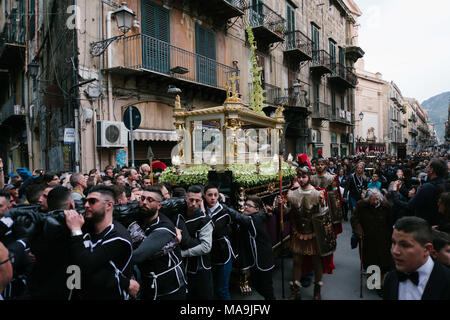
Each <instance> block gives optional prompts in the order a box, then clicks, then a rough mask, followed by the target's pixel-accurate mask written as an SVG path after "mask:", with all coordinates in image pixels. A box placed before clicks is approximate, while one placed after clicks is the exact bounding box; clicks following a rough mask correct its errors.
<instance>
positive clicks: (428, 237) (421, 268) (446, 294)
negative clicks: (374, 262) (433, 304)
mask: <svg viewBox="0 0 450 320" xmlns="http://www.w3.org/2000/svg"><path fill="white" fill-rule="evenodd" d="M432 248H433V244H432V233H431V227H430V225H429V224H428V222H426V221H425V220H424V219H421V218H418V217H404V218H401V219H399V220H397V222H396V223H395V225H394V232H393V233H392V247H391V253H392V257H393V259H394V262H395V268H396V270H395V271H391V272H389V273H388V274H387V275H386V277H385V280H384V287H383V299H384V300H450V269H448V268H447V267H445V266H443V265H441V264H439V263H438V262H435V261H433V259H431V256H430V252H431V251H432Z"/></svg>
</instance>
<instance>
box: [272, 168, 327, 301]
mask: <svg viewBox="0 0 450 320" xmlns="http://www.w3.org/2000/svg"><path fill="white" fill-rule="evenodd" d="M310 175H311V173H310V171H309V170H308V168H307V167H304V168H300V167H299V168H297V182H298V183H299V185H300V188H297V189H295V190H289V192H288V194H287V203H286V204H284V206H285V210H286V213H287V214H290V217H291V248H292V253H293V260H294V266H293V269H292V270H293V280H292V281H291V283H290V284H291V291H292V295H291V297H290V299H293V300H300V299H301V294H300V288H301V287H302V285H301V283H300V277H301V275H302V270H303V271H305V270H304V269H308V268H310V266H309V265H310V264H312V269H313V270H314V272H315V274H314V276H315V277H314V300H321V293H320V290H321V287H322V285H323V282H322V276H323V273H324V272H325V273H332V268H333V267H334V266H332V256H333V252H334V251H335V249H336V236H335V234H334V231H333V225H332V222H331V216H330V213H329V211H328V207H327V206H326V191H325V190H317V189H316V188H314V187H313V186H312V185H311V176H310ZM282 202H283V199H282V198H281V197H279V196H278V198H277V203H278V207H279V206H280V205H281V203H282ZM330 257H331V260H330Z"/></svg>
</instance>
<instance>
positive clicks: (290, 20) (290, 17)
mask: <svg viewBox="0 0 450 320" xmlns="http://www.w3.org/2000/svg"><path fill="white" fill-rule="evenodd" d="M286 13H287V14H286V17H287V30H286V31H287V32H288V34H287V37H286V41H287V48H288V49H294V48H295V47H296V43H295V10H294V8H292V6H291V5H290V4H289V3H287V4H286Z"/></svg>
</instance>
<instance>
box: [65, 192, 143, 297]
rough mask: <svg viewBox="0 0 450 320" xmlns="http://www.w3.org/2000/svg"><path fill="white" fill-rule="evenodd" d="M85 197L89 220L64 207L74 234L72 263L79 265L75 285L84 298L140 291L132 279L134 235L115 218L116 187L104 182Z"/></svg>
mask: <svg viewBox="0 0 450 320" xmlns="http://www.w3.org/2000/svg"><path fill="white" fill-rule="evenodd" d="M85 201H86V203H85V206H84V209H85V217H86V224H85V223H84V222H85V220H84V218H83V216H82V215H81V214H79V213H78V212H77V211H75V210H65V211H64V214H65V218H66V224H67V227H68V228H69V230H70V231H71V234H72V237H71V239H70V243H69V247H68V252H69V261H70V265H75V266H77V267H78V268H79V269H77V270H79V277H78V278H79V280H78V281H77V280H76V279H75V281H74V288H76V289H80V290H79V298H80V299H82V300H100V299H101V300H126V299H128V297H129V296H128V293H129V292H130V294H132V295H135V293H137V290H138V289H137V288H138V287H139V285H138V283H137V282H135V281H134V280H131V276H132V265H131V257H132V254H133V247H132V245H131V238H130V235H129V233H128V231H127V229H125V227H124V226H122V225H121V224H120V223H118V222H116V221H113V207H114V191H113V190H112V188H111V187H108V186H104V185H101V184H100V185H97V186H94V187H93V188H91V189H90V191H89V194H88V195H87V196H86V198H85ZM82 229H83V230H82ZM74 275H75V276H76V274H74ZM75 278H77V277H75ZM78 282H79V283H78ZM130 285H131V287H132V288H133V289H132V290H130V289H129V288H130Z"/></svg>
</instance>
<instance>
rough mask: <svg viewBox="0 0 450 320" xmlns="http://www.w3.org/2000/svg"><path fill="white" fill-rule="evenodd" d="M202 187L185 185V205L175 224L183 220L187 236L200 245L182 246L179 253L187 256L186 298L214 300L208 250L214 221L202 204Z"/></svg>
mask: <svg viewBox="0 0 450 320" xmlns="http://www.w3.org/2000/svg"><path fill="white" fill-rule="evenodd" d="M202 193H203V190H202V188H201V187H200V186H197V185H193V186H190V187H189V188H188V191H187V194H186V197H185V201H186V205H187V208H186V210H185V212H181V213H180V214H178V217H177V224H176V226H177V227H179V228H180V229H183V227H182V226H180V223H181V222H180V220H183V221H184V223H185V225H186V228H187V231H188V233H189V235H190V237H192V238H194V239H196V240H198V242H199V244H197V245H194V246H192V247H183V243H182V248H181V249H182V251H181V255H182V257H183V258H185V259H186V262H185V263H186V269H187V272H186V273H187V278H188V279H187V280H188V297H187V298H188V300H210V299H213V296H214V291H213V285H212V283H213V280H212V273H211V257H210V251H211V247H212V233H213V229H214V226H213V223H212V221H211V218H210V217H209V216H207V215H206V213H205V212H204V209H202V207H203V198H202Z"/></svg>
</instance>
